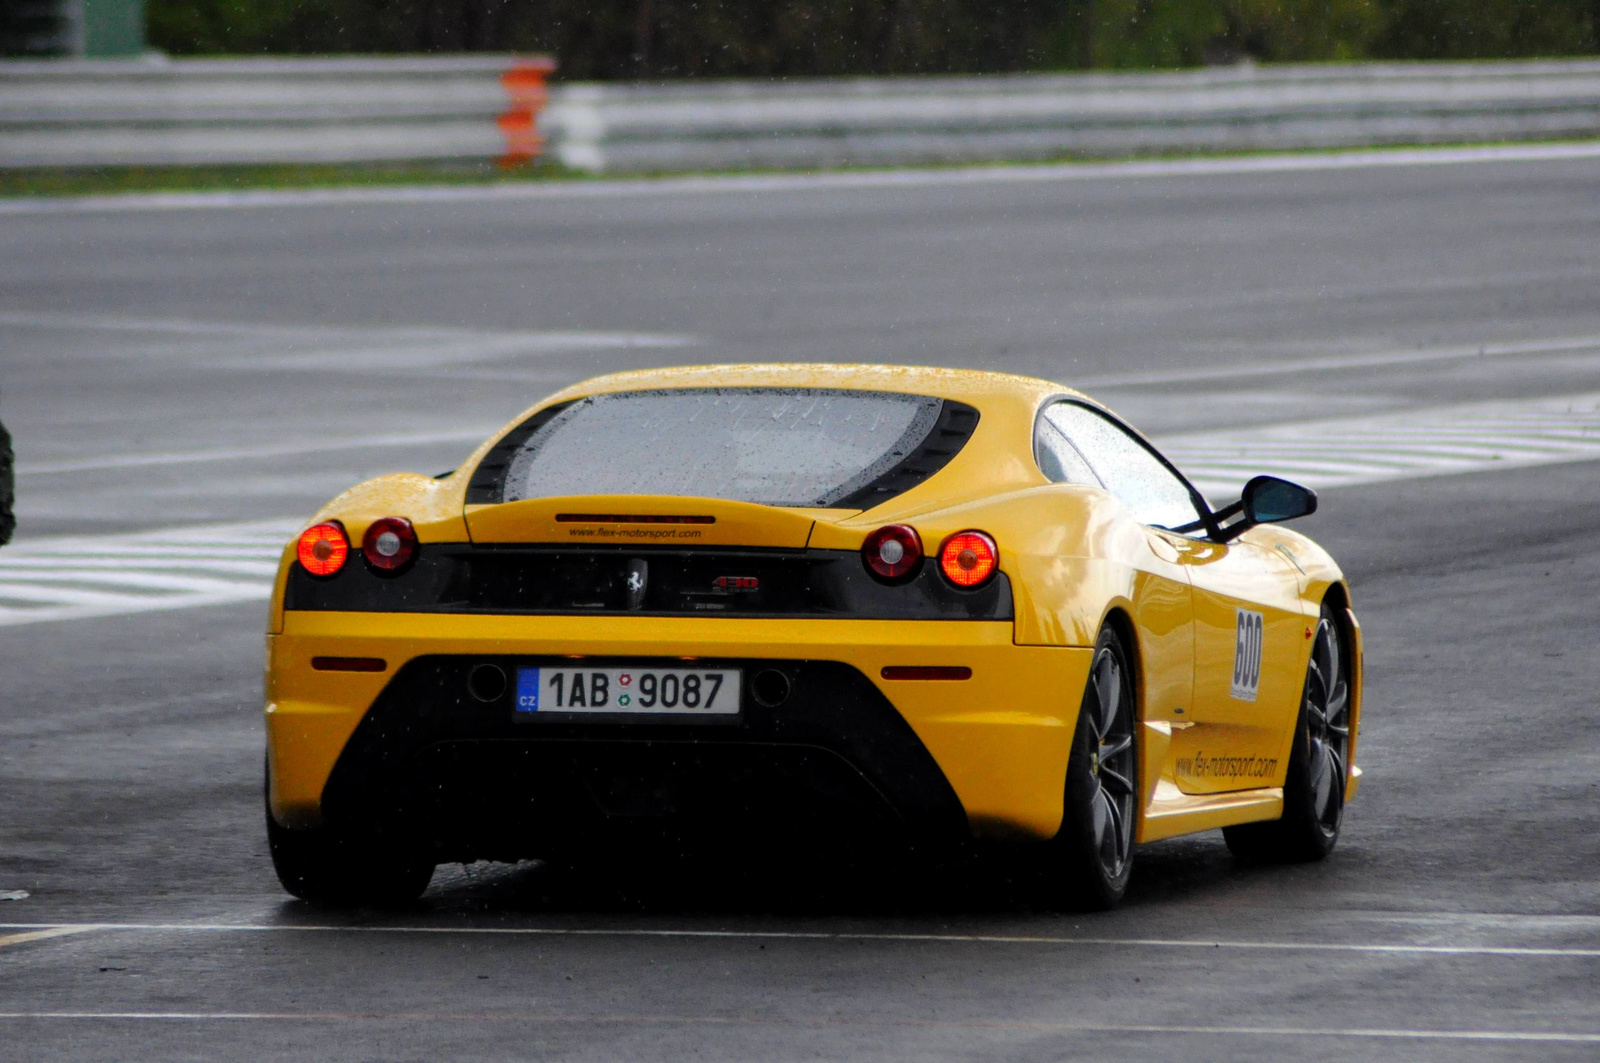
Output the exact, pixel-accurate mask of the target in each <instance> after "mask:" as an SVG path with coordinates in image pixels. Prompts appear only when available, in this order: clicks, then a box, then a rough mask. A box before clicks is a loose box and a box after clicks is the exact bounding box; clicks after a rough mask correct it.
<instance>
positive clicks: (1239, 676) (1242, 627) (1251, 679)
mask: <svg viewBox="0 0 1600 1063" xmlns="http://www.w3.org/2000/svg"><path fill="white" fill-rule="evenodd" d="M1235 613H1236V617H1235V622H1234V638H1233V690H1232V694H1233V696H1234V697H1235V698H1237V699H1238V700H1240V701H1254V700H1256V688H1257V687H1259V686H1260V685H1261V644H1262V637H1261V636H1262V633H1263V626H1262V622H1261V614H1260V613H1253V612H1251V611H1250V610H1248V609H1237V610H1235Z"/></svg>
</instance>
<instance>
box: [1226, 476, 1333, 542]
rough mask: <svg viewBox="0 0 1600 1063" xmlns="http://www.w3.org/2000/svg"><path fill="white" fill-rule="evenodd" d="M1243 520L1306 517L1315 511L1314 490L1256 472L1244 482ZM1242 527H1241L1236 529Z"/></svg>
mask: <svg viewBox="0 0 1600 1063" xmlns="http://www.w3.org/2000/svg"><path fill="white" fill-rule="evenodd" d="M1241 501H1242V504H1243V507H1244V519H1245V523H1246V524H1247V525H1249V526H1251V527H1254V526H1255V525H1257V524H1275V523H1277V522H1278V521H1283V520H1294V519H1295V518H1296V517H1308V516H1310V515H1311V514H1313V513H1315V512H1316V511H1317V493H1316V492H1315V491H1313V490H1311V488H1309V487H1301V486H1300V485H1299V484H1297V483H1291V482H1290V481H1288V480H1280V479H1278V478H1277V477H1276V476H1256V477H1252V478H1251V480H1250V482H1249V483H1247V484H1245V485H1244V496H1243V498H1242V500H1241ZM1239 530H1240V531H1243V530H1244V529H1243V528H1241V529H1239Z"/></svg>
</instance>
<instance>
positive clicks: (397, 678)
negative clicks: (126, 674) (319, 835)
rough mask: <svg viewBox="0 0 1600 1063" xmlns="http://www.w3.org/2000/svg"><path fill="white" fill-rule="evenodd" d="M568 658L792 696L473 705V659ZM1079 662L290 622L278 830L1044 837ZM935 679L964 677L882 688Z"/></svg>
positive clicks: (278, 747) (645, 636)
mask: <svg viewBox="0 0 1600 1063" xmlns="http://www.w3.org/2000/svg"><path fill="white" fill-rule="evenodd" d="M573 656H583V657H586V658H600V659H604V658H613V659H618V660H627V661H632V662H640V661H654V662H656V663H658V664H660V665H681V664H682V661H681V658H694V659H696V661H697V664H696V665H695V667H702V666H703V667H713V666H715V667H740V668H743V669H745V670H746V676H747V677H748V676H749V675H751V674H753V673H754V672H755V671H758V670H760V669H765V668H776V669H778V670H780V671H783V672H785V674H786V675H787V676H788V677H789V678H790V680H791V690H792V693H791V694H790V696H789V698H788V699H787V700H786V701H785V702H784V703H783V704H782V705H779V706H775V707H763V706H760V705H759V704H757V703H755V702H754V701H753V699H752V698H751V695H750V693H749V691H748V689H747V692H746V696H745V702H744V706H743V711H742V713H741V715H740V717H739V719H738V720H737V722H733V723H726V722H705V721H694V722H692V723H682V722H663V721H660V720H652V719H640V720H638V721H635V720H625V721H621V722H618V721H615V720H607V721H594V722H589V721H583V722H571V721H568V722H565V723H558V724H556V725H554V726H552V725H550V722H549V721H544V720H540V721H538V722H537V723H528V722H522V721H518V720H516V719H514V718H513V714H512V712H511V711H510V703H509V701H507V702H505V703H504V704H488V703H483V702H479V701H477V700H476V699H475V698H473V697H471V696H470V695H469V694H468V692H467V689H466V675H467V673H468V671H469V670H470V669H471V668H472V667H473V666H474V665H475V664H477V663H482V662H485V661H492V662H496V663H499V664H501V665H502V666H503V667H506V668H508V669H509V668H512V667H515V666H516V665H518V664H523V663H538V662H540V661H546V660H550V659H552V658H568V657H573ZM1090 656H1091V652H1090V651H1089V650H1086V649H1077V648H1059V647H1021V646H1016V645H1014V644H1013V642H1012V625H1011V624H1010V623H1005V622H974V621H916V622H908V621H876V620H758V619H748V620H741V619H727V618H698V617H692V618H674V619H656V618H644V617H526V616H523V617H507V616H440V615H437V614H430V615H416V614H374V613H336V612H315V613H311V612H296V611H290V612H288V613H287V614H286V615H285V622H284V629H283V631H282V633H280V634H276V635H269V636H268V669H267V697H266V702H267V704H266V719H267V738H268V766H269V771H270V781H271V787H270V795H271V805H272V810H273V815H274V816H275V818H277V820H278V821H279V822H280V823H283V824H284V825H286V826H309V825H312V824H315V823H318V822H321V821H323V820H324V819H325V818H326V819H336V820H350V821H371V820H373V819H374V818H375V817H379V818H387V819H391V820H392V819H396V818H397V817H398V818H400V819H406V820H409V821H411V822H412V823H426V824H428V828H427V829H429V830H430V831H432V832H433V835H434V837H435V839H436V840H437V841H438V842H439V843H440V844H441V845H442V846H443V847H444V849H443V850H442V851H449V850H450V847H451V846H452V845H459V846H460V847H461V848H462V849H463V850H464V851H465V850H471V852H472V853H473V854H475V855H483V856H488V855H496V853H495V852H491V851H490V850H491V849H492V848H493V846H494V845H498V844H505V845H507V846H514V845H516V844H520V842H517V841H515V840H508V838H509V836H512V835H514V836H516V838H535V837H537V838H539V839H549V838H553V837H557V836H561V835H570V834H573V833H582V832H584V831H587V830H590V829H592V828H593V826H595V825H596V824H600V825H604V824H605V823H617V822H623V821H628V822H634V821H639V820H640V819H641V818H648V817H650V816H652V815H662V814H668V813H670V814H673V815H676V816H681V817H683V818H687V819H693V820H696V821H699V822H702V823H705V824H711V825H715V824H718V823H723V822H725V823H726V825H727V826H728V827H730V828H731V827H733V826H734V825H735V823H736V822H737V823H738V824H740V825H741V826H742V827H748V826H749V824H750V822H751V821H753V820H754V821H759V820H763V819H767V818H770V819H771V820H772V821H773V822H774V825H776V821H777V820H778V819H782V818H784V817H785V816H786V815H788V816H791V817H792V815H793V814H794V813H795V812H797V811H798V812H799V813H800V818H802V819H810V820H816V819H817V818H818V816H819V815H820V816H822V817H830V816H831V817H832V818H835V819H839V820H841V821H846V820H856V821H860V822H868V821H873V822H880V821H881V822H883V823H892V824H896V825H898V826H901V827H905V828H908V829H909V830H910V832H911V833H912V834H913V835H916V836H934V835H945V834H949V833H957V834H962V833H970V834H976V835H980V836H1020V837H1034V838H1042V837H1048V836H1050V835H1052V834H1054V833H1055V831H1056V830H1057V829H1058V827H1059V825H1060V820H1061V808H1062V804H1061V803H1062V793H1063V785H1064V777H1065V771H1066V761H1067V751H1068V746H1069V744H1070V739H1071V734H1072V728H1073V727H1074V726H1075V724H1076V716H1077V707H1078V704H1079V701H1080V699H1081V696H1082V691H1083V686H1084V682H1085V679H1086V676H1087V672H1088V666H1089V660H1090ZM313 657H366V658H380V659H382V660H383V661H384V662H385V669H384V670H383V671H382V672H350V671H319V670H317V669H315V668H313V667H312V664H311V660H312V658H313ZM592 663H593V664H596V665H598V664H600V663H602V662H601V660H593V661H592ZM929 665H936V666H952V665H954V666H962V667H966V668H969V669H971V676H970V678H968V679H965V680H961V681H943V680H936V681H929V680H891V679H885V678H883V674H882V673H883V669H884V668H889V667H904V666H913V667H915V666H929ZM746 686H747V688H748V683H747V684H746ZM597 817H598V818H597ZM485 824H489V825H492V826H493V829H489V828H488V827H485V826H484V825H485ZM468 828H471V829H468ZM490 835H495V836H496V837H490ZM507 855H509V851H508V852H507ZM523 855H532V854H523Z"/></svg>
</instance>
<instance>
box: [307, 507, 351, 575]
mask: <svg viewBox="0 0 1600 1063" xmlns="http://www.w3.org/2000/svg"><path fill="white" fill-rule="evenodd" d="M294 552H295V556H296V557H298V558H299V559H300V564H301V566H302V567H304V568H305V570H306V571H307V572H309V573H311V574H312V575H313V576H331V575H333V574H334V573H335V572H337V571H339V570H340V569H341V568H343V567H344V559H345V558H347V557H349V556H350V542H349V540H347V539H346V538H345V537H344V525H343V524H340V523H339V522H338V521H336V520H330V521H325V522H324V523H322V524H313V525H312V526H311V527H309V528H307V529H306V530H305V531H303V532H301V533H300V541H299V542H298V543H296V544H295V548H294Z"/></svg>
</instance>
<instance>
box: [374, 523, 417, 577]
mask: <svg viewBox="0 0 1600 1063" xmlns="http://www.w3.org/2000/svg"><path fill="white" fill-rule="evenodd" d="M416 552H417V531H416V529H415V528H413V527H412V526H411V522H410V521H409V520H406V519H405V518H404V517H379V518H378V519H377V520H375V521H373V522H372V523H371V524H369V525H367V534H365V535H363V536H362V537H361V553H362V555H363V556H365V557H366V559H367V564H369V565H371V566H372V567H373V568H376V569H381V570H383V571H384V572H393V571H395V570H396V569H400V568H404V567H405V565H406V562H408V561H410V560H411V558H412V555H414V554H415V553H416Z"/></svg>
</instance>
